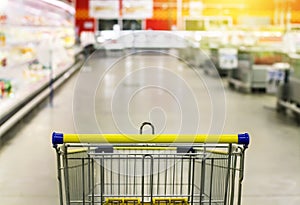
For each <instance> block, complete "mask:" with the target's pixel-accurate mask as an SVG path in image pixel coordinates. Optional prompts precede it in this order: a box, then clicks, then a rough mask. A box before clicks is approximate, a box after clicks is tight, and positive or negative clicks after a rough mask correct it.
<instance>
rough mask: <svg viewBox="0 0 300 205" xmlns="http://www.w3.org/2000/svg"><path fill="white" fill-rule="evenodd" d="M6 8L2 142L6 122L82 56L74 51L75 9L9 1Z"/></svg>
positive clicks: (45, 0) (0, 54) (0, 71)
mask: <svg viewBox="0 0 300 205" xmlns="http://www.w3.org/2000/svg"><path fill="white" fill-rule="evenodd" d="M5 6H6V7H5V10H4V14H3V15H5V18H4V19H5V20H3V21H1V22H0V33H1V34H0V62H1V63H0V79H1V89H2V90H1V98H0V138H1V136H2V134H3V129H2V128H3V127H5V126H4V124H5V122H6V121H8V120H9V118H10V117H12V116H13V115H14V114H15V113H16V112H17V110H18V109H21V108H22V107H24V106H25V104H26V102H29V101H30V99H32V98H33V97H34V96H35V95H36V94H37V93H39V92H41V90H43V89H45V88H46V87H47V85H48V84H49V82H50V78H52V79H56V78H57V77H58V76H61V75H62V74H63V73H65V72H66V71H67V70H68V69H69V68H70V67H72V65H74V63H75V62H76V59H75V56H76V55H77V54H78V53H80V52H81V49H78V48H76V47H74V43H75V30H74V24H73V22H74V9H73V8H72V7H71V6H69V5H68V4H66V3H63V2H60V1H49V0H40V1H35V0H22V1H19V0H9V1H7V3H6V5H5ZM50 62H51V63H50ZM8 84H9V87H10V91H7V89H6V88H7V85H8ZM3 91H4V92H3ZM8 93H9V94H8Z"/></svg>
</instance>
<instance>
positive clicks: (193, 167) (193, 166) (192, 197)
mask: <svg viewBox="0 0 300 205" xmlns="http://www.w3.org/2000/svg"><path fill="white" fill-rule="evenodd" d="M192 161H193V162H192V178H191V180H192V190H191V204H193V203H194V188H195V186H194V185H195V157H193V158H192ZM200 201H201V198H200Z"/></svg>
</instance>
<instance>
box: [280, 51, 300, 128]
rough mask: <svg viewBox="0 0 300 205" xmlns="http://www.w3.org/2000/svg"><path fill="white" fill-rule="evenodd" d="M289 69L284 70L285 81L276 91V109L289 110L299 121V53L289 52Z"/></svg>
mask: <svg viewBox="0 0 300 205" xmlns="http://www.w3.org/2000/svg"><path fill="white" fill-rule="evenodd" d="M289 63H290V65H291V70H288V71H287V72H286V77H285V83H284V84H283V85H281V86H280V88H279V89H278V93H277V111H278V112H285V111H286V110H287V109H288V110H290V111H291V112H292V113H293V114H294V116H295V117H296V120H297V121H298V123H300V55H299V54H290V55H289Z"/></svg>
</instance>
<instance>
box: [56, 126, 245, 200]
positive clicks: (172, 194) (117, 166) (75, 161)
mask: <svg viewBox="0 0 300 205" xmlns="http://www.w3.org/2000/svg"><path fill="white" fill-rule="evenodd" d="M146 124H149V123H144V124H143V126H144V125H146ZM150 125H151V124H150ZM151 126H152V125H151ZM142 129H143V128H142V127H141V133H142ZM141 133H140V134H141ZM153 133H154V129H153ZM52 143H53V146H54V148H55V149H56V152H57V165H58V181H59V192H60V204H101V205H102V204H104V205H125V204H126V205H139V204H141V205H145V204H146V205H188V204H191V205H192V204H200V205H202V204H203V205H204V204H205V205H206V204H214V205H221V204H222V205H223V204H224V205H226V204H230V205H232V204H241V192H242V181H243V178H244V159H245V150H246V148H247V147H248V144H249V135H248V134H247V133H245V134H237V135H235V134H233V135H175V134H160V135H150V134H143V135H122V134H62V133H53V135H52Z"/></svg>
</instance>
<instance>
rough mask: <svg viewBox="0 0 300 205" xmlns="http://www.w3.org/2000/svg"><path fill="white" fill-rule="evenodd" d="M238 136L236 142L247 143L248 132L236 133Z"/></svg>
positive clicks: (248, 140) (248, 139)
mask: <svg viewBox="0 0 300 205" xmlns="http://www.w3.org/2000/svg"><path fill="white" fill-rule="evenodd" d="M238 138H239V141H238V144H244V145H249V143H250V136H249V134H248V133H243V134H238Z"/></svg>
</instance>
